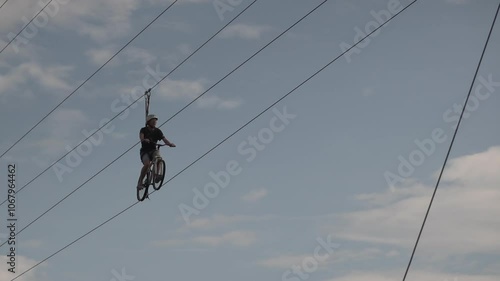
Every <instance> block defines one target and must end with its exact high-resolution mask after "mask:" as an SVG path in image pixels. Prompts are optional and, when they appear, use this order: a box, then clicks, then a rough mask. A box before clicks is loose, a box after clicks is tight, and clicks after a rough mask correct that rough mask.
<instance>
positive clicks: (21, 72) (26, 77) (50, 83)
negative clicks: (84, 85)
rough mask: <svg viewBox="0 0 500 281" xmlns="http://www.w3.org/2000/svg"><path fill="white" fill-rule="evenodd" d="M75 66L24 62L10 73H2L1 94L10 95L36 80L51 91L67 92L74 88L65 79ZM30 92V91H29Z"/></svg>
mask: <svg viewBox="0 0 500 281" xmlns="http://www.w3.org/2000/svg"><path fill="white" fill-rule="evenodd" d="M71 70H73V67H70V66H63V65H55V66H42V65H40V64H38V63H36V62H27V63H23V64H21V65H19V66H17V67H15V68H13V69H12V70H11V71H10V72H9V73H7V74H5V75H0V95H2V96H7V97H10V95H11V93H15V92H16V91H14V90H16V89H17V88H19V87H20V86H25V85H26V84H27V83H28V82H30V81H32V80H34V81H35V82H36V83H37V84H38V85H39V86H42V87H43V88H45V89H46V90H48V92H49V93H51V94H52V93H59V92H66V91H69V90H70V89H72V87H71V85H70V84H69V83H67V82H66V81H65V78H68V76H69V72H70V71H71ZM28 94H29V93H28Z"/></svg>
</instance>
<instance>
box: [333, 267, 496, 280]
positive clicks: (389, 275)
mask: <svg viewBox="0 0 500 281" xmlns="http://www.w3.org/2000/svg"><path fill="white" fill-rule="evenodd" d="M402 278H403V275H402V272H401V270H397V271H394V270H393V271H389V272H377V271H371V272H362V271H355V272H352V273H350V274H348V275H344V276H342V277H337V278H333V279H329V280H325V281H366V280H370V281H400V280H402ZM406 280H407V281H497V280H498V276H489V275H482V274H481V275H480V274H478V275H466V274H456V273H455V272H450V273H446V272H432V271H422V270H418V271H415V270H410V271H409V273H408V276H407V278H406Z"/></svg>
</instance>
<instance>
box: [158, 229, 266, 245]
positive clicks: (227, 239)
mask: <svg viewBox="0 0 500 281" xmlns="http://www.w3.org/2000/svg"><path fill="white" fill-rule="evenodd" d="M256 240H257V235H256V234H255V233H254V232H251V231H231V232H227V233H224V234H221V235H202V236H195V237H192V238H189V239H169V240H160V241H154V242H152V243H151V245H153V246H156V247H169V248H171V247H188V246H189V247H191V246H192V245H193V244H198V245H202V246H208V247H219V246H223V245H232V246H237V247H248V246H251V245H252V244H254V243H255V242H256Z"/></svg>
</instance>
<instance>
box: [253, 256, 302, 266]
mask: <svg viewBox="0 0 500 281" xmlns="http://www.w3.org/2000/svg"><path fill="white" fill-rule="evenodd" d="M307 257H309V256H308V255H281V256H278V257H274V258H269V259H265V260H261V261H258V262H257V264H258V265H260V266H264V267H269V268H283V269H285V268H290V267H291V266H293V265H294V264H302V261H304V259H306V258H307Z"/></svg>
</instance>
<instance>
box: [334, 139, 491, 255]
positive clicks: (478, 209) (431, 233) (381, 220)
mask: <svg viewBox="0 0 500 281" xmlns="http://www.w3.org/2000/svg"><path fill="white" fill-rule="evenodd" d="M499 160H500V149H499V147H495V148H491V149H489V150H487V151H485V152H482V153H478V154H474V155H470V156H465V157H460V158H457V159H454V160H452V161H450V167H449V168H448V169H447V170H446V172H445V179H446V180H447V181H448V182H447V183H446V184H444V183H442V184H441V186H440V187H439V189H438V191H437V194H436V198H435V200H434V202H433V206H432V209H431V212H430V215H429V218H428V220H427V223H426V226H425V229H424V232H423V236H422V239H421V240H420V243H419V253H420V255H425V256H427V257H428V259H433V260H436V259H444V258H447V257H449V256H453V255H468V254H485V253H488V254H499V253H500V241H499V240H498V239H497V237H498V233H500V217H499V216H498V214H500V204H498V202H500V189H498V186H499V183H500V177H499V176H498V172H497V171H498V167H499V165H498V164H499V163H500V162H499ZM494 167H496V169H495V168H494ZM433 188H434V186H427V187H426V186H424V185H421V184H419V183H414V184H413V185H409V186H407V187H401V188H399V189H397V190H396V192H394V193H392V192H386V193H381V194H372V195H363V196H360V197H358V199H363V200H368V201H369V202H371V203H375V205H376V206H369V207H368V208H367V209H366V210H362V211H356V212H350V213H346V214H342V215H338V216H336V217H337V219H338V220H337V221H336V222H335V225H334V226H329V227H327V228H326V230H327V231H328V232H329V233H330V232H331V233H334V234H335V235H336V237H337V238H342V239H347V240H354V241H360V242H368V243H382V244H388V245H395V246H398V247H402V248H410V247H413V245H414V243H415V236H416V234H417V233H418V231H419V230H420V226H421V224H422V220H423V218H424V215H425V212H426V210H427V207H428V204H429V202H430V198H431V195H432V192H433Z"/></svg>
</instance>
